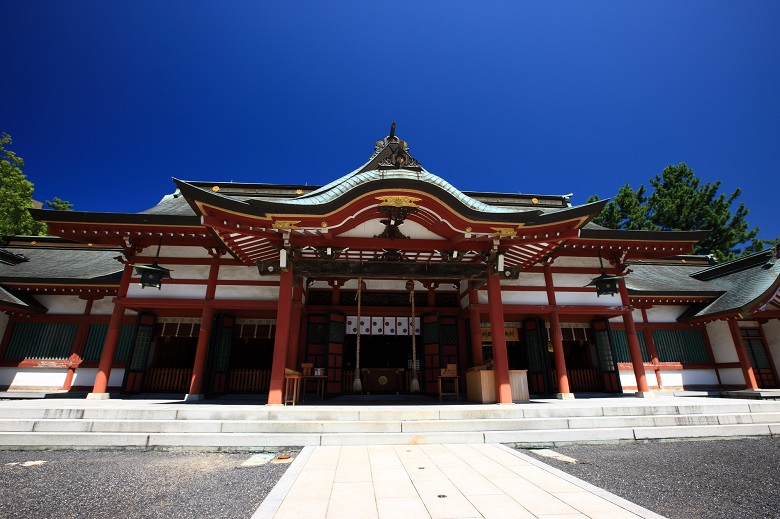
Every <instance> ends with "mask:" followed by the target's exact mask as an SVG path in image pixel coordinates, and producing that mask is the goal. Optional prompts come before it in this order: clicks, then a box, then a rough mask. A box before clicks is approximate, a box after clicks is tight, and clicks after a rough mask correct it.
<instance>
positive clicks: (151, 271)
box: [135, 261, 171, 290]
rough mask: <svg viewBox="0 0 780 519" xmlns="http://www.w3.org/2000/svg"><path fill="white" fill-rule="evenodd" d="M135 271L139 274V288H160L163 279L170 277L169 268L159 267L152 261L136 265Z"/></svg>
mask: <svg viewBox="0 0 780 519" xmlns="http://www.w3.org/2000/svg"><path fill="white" fill-rule="evenodd" d="M135 272H136V274H138V275H139V276H141V288H146V287H152V288H156V289H158V290H159V289H160V287H161V286H162V280H163V279H166V278H167V279H171V274H170V272H171V271H170V269H167V268H165V267H161V266H160V265H158V264H157V261H154V262H153V263H152V264H151V265H136V266H135Z"/></svg>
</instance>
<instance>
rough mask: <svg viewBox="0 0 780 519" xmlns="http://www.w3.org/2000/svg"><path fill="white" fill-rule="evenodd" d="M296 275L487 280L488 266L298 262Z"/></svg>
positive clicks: (409, 262) (390, 262)
mask: <svg viewBox="0 0 780 519" xmlns="http://www.w3.org/2000/svg"><path fill="white" fill-rule="evenodd" d="M261 273H262V272H261ZM295 273H296V274H297V275H300V276H305V277H311V278H322V277H334V278H356V277H370V278H389V279H407V278H413V279H487V265H485V264H484V263H443V262H442V263H417V262H412V261H408V262H407V261H339V260H297V261H296V262H295Z"/></svg>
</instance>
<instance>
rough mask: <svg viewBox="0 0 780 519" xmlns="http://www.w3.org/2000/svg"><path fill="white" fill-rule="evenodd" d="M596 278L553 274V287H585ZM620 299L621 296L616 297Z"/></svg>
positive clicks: (591, 275) (588, 275)
mask: <svg viewBox="0 0 780 519" xmlns="http://www.w3.org/2000/svg"><path fill="white" fill-rule="evenodd" d="M594 277H596V276H594V275H593V274H584V275H583V274H553V285H554V286H555V288H562V287H584V286H585V285H587V284H588V283H590V282H591V281H592V280H593V278H594ZM593 293H594V294H595V293H596V289H595V288H594V289H593ZM615 297H617V298H618V299H620V297H619V296H615Z"/></svg>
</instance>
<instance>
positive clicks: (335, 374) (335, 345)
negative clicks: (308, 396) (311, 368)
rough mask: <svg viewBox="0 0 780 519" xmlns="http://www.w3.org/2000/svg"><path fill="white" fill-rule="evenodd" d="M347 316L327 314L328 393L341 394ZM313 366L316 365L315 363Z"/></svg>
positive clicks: (333, 313)
mask: <svg viewBox="0 0 780 519" xmlns="http://www.w3.org/2000/svg"><path fill="white" fill-rule="evenodd" d="M346 326H347V318H346V316H345V315H344V314H342V313H340V312H331V313H330V314H328V350H327V365H326V366H325V368H326V370H325V371H326V372H325V375H327V377H328V378H327V380H326V391H327V393H328V394H341V392H342V388H343V382H342V380H341V378H342V376H343V370H344V339H345V338H346V335H347V328H346ZM315 367H317V365H316V364H315Z"/></svg>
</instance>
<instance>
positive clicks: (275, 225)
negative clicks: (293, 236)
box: [271, 220, 301, 229]
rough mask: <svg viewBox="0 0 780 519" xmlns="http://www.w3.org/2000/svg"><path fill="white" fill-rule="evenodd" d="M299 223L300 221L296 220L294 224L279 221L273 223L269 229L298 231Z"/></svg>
mask: <svg viewBox="0 0 780 519" xmlns="http://www.w3.org/2000/svg"><path fill="white" fill-rule="evenodd" d="M299 223H301V221H300V220H296V221H294V222H290V221H285V220H279V221H278V222H274V223H273V225H271V228H272V229H298V224H299Z"/></svg>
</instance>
